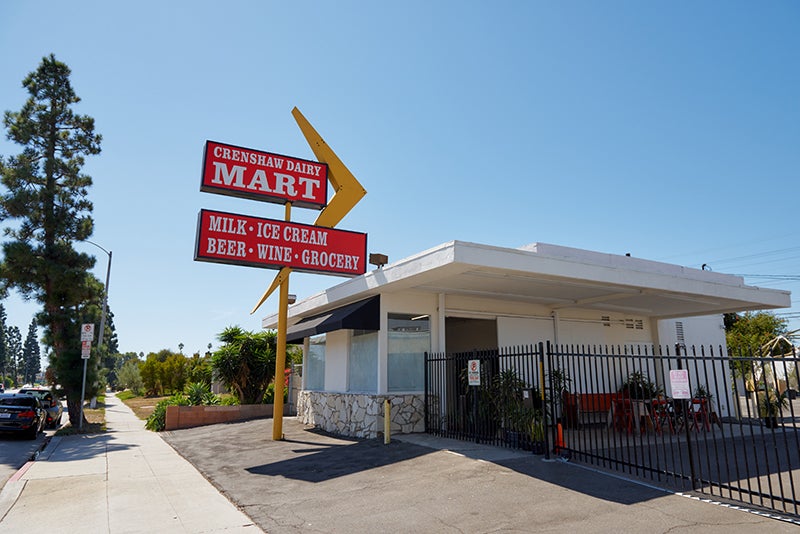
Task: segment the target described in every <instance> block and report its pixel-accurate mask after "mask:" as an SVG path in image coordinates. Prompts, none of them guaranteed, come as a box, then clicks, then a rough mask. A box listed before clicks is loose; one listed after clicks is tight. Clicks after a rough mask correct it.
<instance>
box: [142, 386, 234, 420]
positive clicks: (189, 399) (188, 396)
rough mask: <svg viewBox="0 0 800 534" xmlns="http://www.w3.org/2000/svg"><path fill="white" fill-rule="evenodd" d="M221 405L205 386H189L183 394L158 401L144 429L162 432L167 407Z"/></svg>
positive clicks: (176, 394)
mask: <svg viewBox="0 0 800 534" xmlns="http://www.w3.org/2000/svg"><path fill="white" fill-rule="evenodd" d="M221 403H222V402H221V400H220V398H219V397H217V396H216V395H214V394H213V393H211V389H210V388H209V387H208V386H206V385H205V384H202V383H194V384H189V385H188V386H187V387H186V391H185V393H175V394H174V395H172V396H171V397H169V398H167V399H163V400H161V401H159V403H158V404H156V407H155V409H154V410H153V413H152V414H150V417H148V418H147V422H146V423H145V428H147V429H148V430H153V431H155V432H160V431H162V430H164V428H165V427H166V424H167V406H215V405H218V404H221Z"/></svg>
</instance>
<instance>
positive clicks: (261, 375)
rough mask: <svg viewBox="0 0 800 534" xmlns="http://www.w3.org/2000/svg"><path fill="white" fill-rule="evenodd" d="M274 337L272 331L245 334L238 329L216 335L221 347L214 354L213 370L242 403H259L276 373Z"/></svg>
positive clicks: (236, 327)
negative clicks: (221, 344)
mask: <svg viewBox="0 0 800 534" xmlns="http://www.w3.org/2000/svg"><path fill="white" fill-rule="evenodd" d="M275 338H276V334H275V333H274V332H258V333H253V332H246V331H244V330H242V329H241V328H239V327H238V326H231V327H228V328H226V329H225V330H223V331H222V333H221V334H220V335H219V336H218V339H219V340H220V341H221V342H222V343H223V346H222V347H220V348H219V350H217V351H216V352H215V353H214V354H213V356H212V359H211V364H212V367H213V368H214V371H215V372H216V374H217V376H218V377H219V378H220V380H221V381H222V382H223V383H224V384H225V387H226V388H227V389H228V390H229V391H231V392H234V393H235V394H236V396H237V397H238V398H239V402H240V403H241V404H258V403H260V402H262V400H263V398H264V395H265V393H266V391H267V386H268V385H269V383H270V382H271V381H272V378H273V375H274V372H275V342H276V339H275Z"/></svg>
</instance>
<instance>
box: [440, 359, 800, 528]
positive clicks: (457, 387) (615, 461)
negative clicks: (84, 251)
mask: <svg viewBox="0 0 800 534" xmlns="http://www.w3.org/2000/svg"><path fill="white" fill-rule="evenodd" d="M798 359H799V358H798V354H797V353H796V352H792V353H790V354H785V355H783V356H781V357H775V356H759V355H755V354H739V355H735V356H734V357H731V356H729V355H727V353H726V352H725V351H724V350H723V349H722V347H718V348H717V349H712V348H700V349H694V348H691V349H689V350H688V351H687V350H686V349H685V348H683V347H676V348H674V349H672V350H670V349H669V348H666V349H660V348H658V347H656V348H655V349H654V348H653V347H651V346H641V347H640V346H615V347H587V346H579V347H576V346H559V347H556V346H550V345H549V344H547V345H545V344H538V345H533V346H528V347H515V348H510V349H502V350H490V351H474V352H470V353H461V354H452V355H443V354H439V355H426V366H425V367H426V395H425V410H426V430H427V432H429V433H432V434H437V435H442V436H446V437H452V438H456V439H464V440H473V441H477V442H482V443H488V444H493V445H498V446H505V447H513V448H520V449H533V450H534V452H543V453H545V454H548V455H550V454H558V455H562V456H568V457H569V458H570V459H571V460H572V461H577V462H581V463H586V464H590V465H593V466H596V467H598V468H601V469H608V470H613V471H616V472H622V473H624V474H626V475H628V476H632V477H637V478H642V479H645V480H648V481H650V482H652V483H655V484H657V485H661V486H663V487H666V488H669V489H673V490H676V491H689V492H696V493H699V494H704V495H707V496H713V498H715V499H719V500H730V501H735V502H744V503H747V504H748V505H750V506H753V507H755V508H761V509H765V510H769V511H773V512H778V513H782V514H786V515H788V516H791V517H793V518H800V434H799V433H798V432H799V431H800V399H798V398H797V396H796V392H797V389H798V381H799V380H798V378H799V377H798V373H799V372H800V370H799V369H798V365H797V364H798ZM473 362H477V366H475V367H476V368H471V367H470V366H471V365H473V366H474V365H475V364H474V363H473ZM470 379H471V380H470ZM470 383H473V384H479V385H470Z"/></svg>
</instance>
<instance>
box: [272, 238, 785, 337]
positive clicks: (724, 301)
mask: <svg viewBox="0 0 800 534" xmlns="http://www.w3.org/2000/svg"><path fill="white" fill-rule="evenodd" d="M404 290H414V291H422V292H431V293H443V294H447V295H452V294H457V295H469V296H477V297H484V298H492V299H498V300H508V301H514V302H530V303H535V304H539V305H545V306H548V307H550V308H551V309H553V310H556V309H564V308H580V309H595V310H606V311H627V312H630V313H636V314H638V315H644V316H648V317H655V318H675V317H691V316H697V315H712V314H718V313H728V312H739V311H747V310H762V309H772V308H788V307H789V306H791V301H790V293H789V292H788V291H782V290H776V289H766V288H761V287H755V286H748V285H745V283H744V279H743V278H742V277H739V276H734V275H730V274H723V273H718V272H712V271H703V270H700V269H691V268H688V267H682V266H679V265H673V264H669V263H661V262H656V261H650V260H643V259H640V258H632V257H629V256H621V255H616V254H605V253H601V252H593V251H589V250H581V249H575V248H570V247H562V246H558V245H549V244H546V243H533V244H530V245H525V246H523V247H520V248H516V249H514V248H505V247H496V246H491V245H481V244H476V243H469V242H464V241H450V242H449V243H444V244H441V245H439V246H437V247H433V248H431V249H428V250H425V251H423V252H420V253H418V254H415V255H413V256H410V257H408V258H405V259H402V260H399V261H397V262H393V263H390V264H388V265H386V266H384V267H383V268H381V269H376V270H374V271H371V272H368V273H366V274H363V275H361V276H357V277H355V278H351V279H349V280H347V281H345V282H343V283H340V284H337V285H335V286H332V287H330V288H329V289H326V290H325V291H323V292H321V293H318V294H316V295H312V296H310V297H308V298H305V299H303V300H301V301H299V302H297V303H296V304H294V305H292V306H290V307H289V318H290V324H291V323H293V322H296V321H297V320H300V319H302V318H305V317H309V316H312V315H316V314H319V313H323V312H325V311H328V310H331V309H334V308H337V307H339V306H343V305H345V304H349V303H351V302H355V301H357V300H360V299H363V298H366V297H369V296H373V295H378V294H380V293H382V292H384V291H392V292H398V291H404ZM276 324H277V314H272V315H269V316H267V317H265V318H264V319H263V321H262V326H263V327H264V328H274V327H275V326H276Z"/></svg>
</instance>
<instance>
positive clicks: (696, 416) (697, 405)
mask: <svg viewBox="0 0 800 534" xmlns="http://www.w3.org/2000/svg"><path fill="white" fill-rule="evenodd" d="M688 420H689V425H691V428H693V429H694V430H696V431H698V432H699V431H700V427H701V426H702V427H703V429H704V430H706V431H708V430H711V423H710V420H709V417H708V399H704V398H699V399H697V398H695V399H692V404H690V405H689V414H688Z"/></svg>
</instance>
